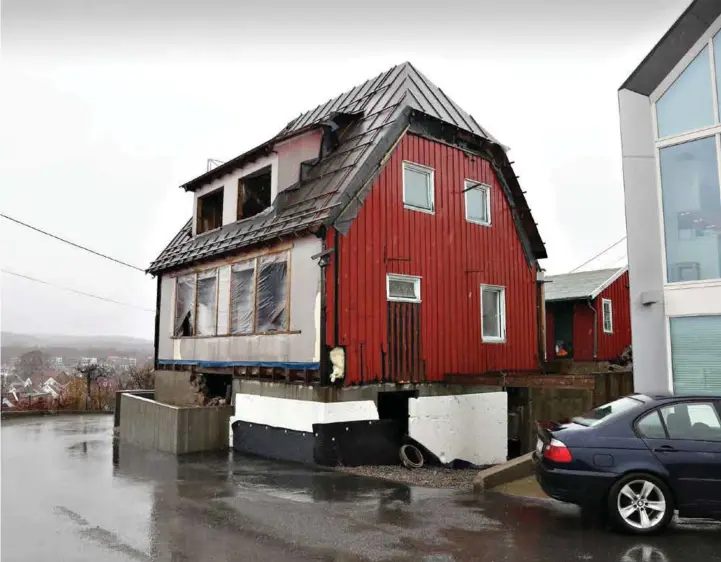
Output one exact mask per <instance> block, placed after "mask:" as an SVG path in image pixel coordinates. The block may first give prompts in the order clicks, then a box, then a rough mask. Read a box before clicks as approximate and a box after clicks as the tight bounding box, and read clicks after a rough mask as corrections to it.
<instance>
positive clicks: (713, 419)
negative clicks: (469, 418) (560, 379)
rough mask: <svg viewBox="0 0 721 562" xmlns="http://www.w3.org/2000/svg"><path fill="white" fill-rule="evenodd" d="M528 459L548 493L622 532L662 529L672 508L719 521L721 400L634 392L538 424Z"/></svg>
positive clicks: (645, 532)
mask: <svg viewBox="0 0 721 562" xmlns="http://www.w3.org/2000/svg"><path fill="white" fill-rule="evenodd" d="M533 458H534V461H535V469H536V477H537V479H538V482H539V483H540V485H541V487H542V488H543V490H544V491H545V492H546V494H548V495H549V496H551V497H552V498H555V499H557V500H560V501H563V502H568V503H572V504H576V505H580V506H582V507H585V508H591V509H603V510H605V511H606V513H607V514H608V516H609V520H610V522H611V523H612V524H613V526H614V527H615V528H617V529H619V530H621V531H626V532H629V533H634V534H643V535H647V534H651V533H656V532H659V531H661V530H662V529H664V528H665V527H666V526H667V525H668V524H669V523H670V522H671V519H672V518H673V515H674V512H675V511H678V512H679V515H680V516H681V517H689V518H708V519H719V520H721V397H713V396H669V395H667V396H647V395H644V394H633V395H630V396H626V397H624V398H621V399H619V400H616V401H614V402H611V403H609V404H606V405H604V406H600V407H599V408H596V409H594V410H591V411H590V412H588V413H587V414H584V415H583V416H579V417H576V418H573V420H572V421H571V423H567V424H562V425H559V424H551V425H550V426H545V427H544V426H541V425H540V424H539V431H538V443H537V446H536V451H535V452H534V454H533Z"/></svg>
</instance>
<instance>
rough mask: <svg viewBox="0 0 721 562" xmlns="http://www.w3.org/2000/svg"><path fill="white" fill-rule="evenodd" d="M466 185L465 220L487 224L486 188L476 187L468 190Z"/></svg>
mask: <svg viewBox="0 0 721 562" xmlns="http://www.w3.org/2000/svg"><path fill="white" fill-rule="evenodd" d="M468 187H470V186H468V185H466V189H467V191H466V218H467V219H468V220H469V221H472V222H479V223H482V224H488V223H489V222H490V220H489V216H488V195H489V191H488V187H486V186H478V187H475V188H473V189H468Z"/></svg>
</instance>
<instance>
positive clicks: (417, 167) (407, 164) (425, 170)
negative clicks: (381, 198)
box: [401, 160, 436, 215]
mask: <svg viewBox="0 0 721 562" xmlns="http://www.w3.org/2000/svg"><path fill="white" fill-rule="evenodd" d="M406 169H408V170H413V171H415V172H419V173H421V174H428V176H429V178H430V185H429V187H428V195H429V197H428V200H429V201H430V202H431V208H430V209H426V208H424V207H418V206H416V205H411V204H410V203H406V174H405V171H406ZM435 172H436V171H435V169H433V168H431V167H429V166H424V165H423V164H418V163H416V162H411V161H409V160H403V165H402V166H401V180H402V182H403V207H404V208H405V209H408V210H409V211H418V212H419V213H427V214H429V215H435V214H436V198H435V191H436V180H435Z"/></svg>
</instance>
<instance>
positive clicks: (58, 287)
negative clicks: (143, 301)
mask: <svg viewBox="0 0 721 562" xmlns="http://www.w3.org/2000/svg"><path fill="white" fill-rule="evenodd" d="M0 271H2V272H3V273H7V274H8V275H14V276H15V277H21V278H22V279H27V280H29V281H35V282H36V283H42V284H43V285H49V286H51V287H55V288H56V289H62V290H63V291H69V292H71V293H75V294H77V295H83V296H84V297H91V298H93V299H98V300H101V301H105V302H112V303H114V304H119V305H121V306H127V307H129V308H135V309H137V310H143V311H145V312H152V313H153V314H155V311H154V310H150V309H149V308H142V307H140V306H135V305H134V304H128V303H126V302H120V301H116V300H113V299H109V298H107V297H100V296H98V295H93V294H92V293H85V292H83V291H78V290H77V289H71V288H70V287H63V286H62V285H56V284H55V283H50V282H49V281H43V280H42V279H36V278H35V277H30V276H29V275H22V274H21V273H15V272H14V271H8V270H7V269H2V270H0Z"/></svg>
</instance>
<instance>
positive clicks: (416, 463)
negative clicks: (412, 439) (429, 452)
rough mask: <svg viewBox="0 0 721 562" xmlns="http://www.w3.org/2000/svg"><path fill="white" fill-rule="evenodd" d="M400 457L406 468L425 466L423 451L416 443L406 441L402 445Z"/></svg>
mask: <svg viewBox="0 0 721 562" xmlns="http://www.w3.org/2000/svg"><path fill="white" fill-rule="evenodd" d="M400 457H401V462H402V463H403V466H405V467H406V468H421V467H422V466H423V453H421V450H420V449H419V448H418V447H416V446H415V445H411V444H410V443H406V444H405V445H403V446H402V447H401V450H400Z"/></svg>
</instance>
